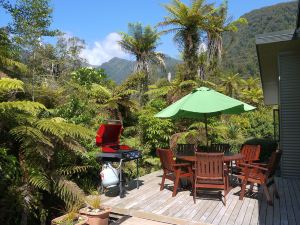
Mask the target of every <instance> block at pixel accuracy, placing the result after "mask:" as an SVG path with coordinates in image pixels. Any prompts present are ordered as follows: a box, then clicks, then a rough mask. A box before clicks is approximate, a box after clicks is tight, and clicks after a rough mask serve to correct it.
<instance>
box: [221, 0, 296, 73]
mask: <svg viewBox="0 0 300 225" xmlns="http://www.w3.org/2000/svg"><path fill="white" fill-rule="evenodd" d="M296 16H297V2H296V1H293V2H288V3H280V4H276V5H273V6H269V7H264V8H261V9H257V10H253V11H251V12H249V13H246V14H244V15H243V16H242V17H244V18H246V19H247V20H248V25H243V26H240V27H239V30H238V32H237V33H234V34H225V35H224V36H223V43H224V51H225V54H224V58H223V65H224V67H225V69H227V70H231V71H234V72H238V73H240V74H241V75H244V76H247V75H257V74H259V67H258V61H257V55H256V46H255V35H257V34H264V33H270V32H275V31H282V30H289V29H295V27H296Z"/></svg>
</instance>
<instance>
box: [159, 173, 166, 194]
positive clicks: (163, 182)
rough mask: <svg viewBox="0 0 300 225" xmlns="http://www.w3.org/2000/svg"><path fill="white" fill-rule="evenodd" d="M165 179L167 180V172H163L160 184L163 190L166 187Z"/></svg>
mask: <svg viewBox="0 0 300 225" xmlns="http://www.w3.org/2000/svg"><path fill="white" fill-rule="evenodd" d="M165 180H166V173H164V174H163V176H162V180H161V184H160V190H161V191H162V190H163V189H164V187H165Z"/></svg>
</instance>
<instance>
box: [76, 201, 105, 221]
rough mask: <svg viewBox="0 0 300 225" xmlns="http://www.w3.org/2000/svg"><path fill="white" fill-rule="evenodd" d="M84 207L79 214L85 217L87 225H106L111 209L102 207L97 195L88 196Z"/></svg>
mask: <svg viewBox="0 0 300 225" xmlns="http://www.w3.org/2000/svg"><path fill="white" fill-rule="evenodd" d="M85 202H86V205H87V206H86V207H85V208H83V209H81V210H80V211H79V213H80V214H81V215H85V216H87V217H88V218H89V219H88V224H89V225H108V218H109V213H110V212H111V208H109V207H103V206H102V205H101V199H100V196H99V195H90V196H87V197H86V200H85Z"/></svg>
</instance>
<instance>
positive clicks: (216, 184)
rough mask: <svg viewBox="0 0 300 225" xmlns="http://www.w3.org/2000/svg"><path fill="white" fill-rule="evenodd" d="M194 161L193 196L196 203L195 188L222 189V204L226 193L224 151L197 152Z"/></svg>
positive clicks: (226, 176)
mask: <svg viewBox="0 0 300 225" xmlns="http://www.w3.org/2000/svg"><path fill="white" fill-rule="evenodd" d="M195 155H196V162H195V175H194V179H195V180H194V190H193V198H194V203H196V192H197V188H209V189H211V188H213V189H222V190H224V205H226V195H227V193H228V186H229V185H228V184H229V183H228V171H227V168H226V165H225V164H224V153H197V152H196V154H195Z"/></svg>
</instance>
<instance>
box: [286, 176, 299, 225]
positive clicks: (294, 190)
mask: <svg viewBox="0 0 300 225" xmlns="http://www.w3.org/2000/svg"><path fill="white" fill-rule="evenodd" d="M288 184H289V185H288V187H289V191H290V196H291V199H292V205H293V210H294V215H295V221H296V224H300V204H299V202H300V199H299V197H300V196H299V192H298V187H296V186H295V185H294V184H295V182H294V181H293V180H289V181H288Z"/></svg>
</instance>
